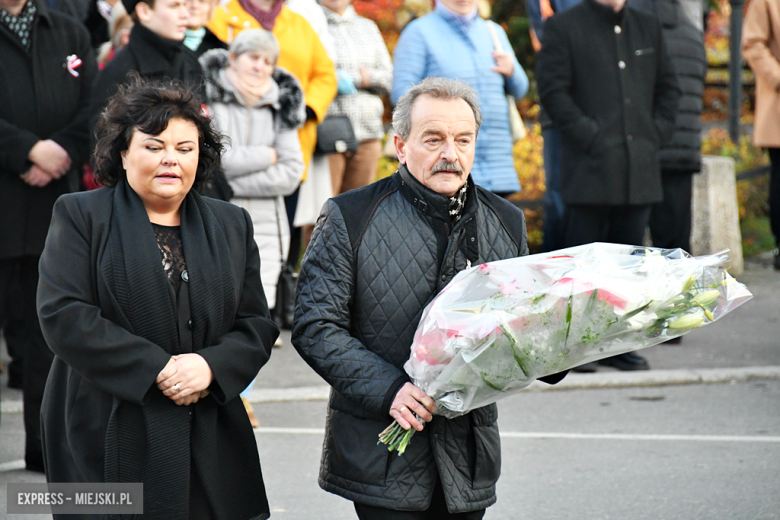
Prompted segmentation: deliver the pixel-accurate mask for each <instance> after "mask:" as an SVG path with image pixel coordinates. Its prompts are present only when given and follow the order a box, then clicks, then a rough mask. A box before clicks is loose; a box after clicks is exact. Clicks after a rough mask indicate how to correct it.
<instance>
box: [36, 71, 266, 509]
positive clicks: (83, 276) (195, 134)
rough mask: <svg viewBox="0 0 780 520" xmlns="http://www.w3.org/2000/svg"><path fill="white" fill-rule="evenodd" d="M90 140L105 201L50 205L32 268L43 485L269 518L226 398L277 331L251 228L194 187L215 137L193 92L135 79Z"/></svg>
mask: <svg viewBox="0 0 780 520" xmlns="http://www.w3.org/2000/svg"><path fill="white" fill-rule="evenodd" d="M99 130H100V132H101V134H102V137H101V138H100V140H99V142H98V146H97V149H96V152H95V176H96V179H97V180H98V181H99V182H100V183H102V184H103V185H104V186H106V187H104V188H102V189H99V190H95V191H91V192H86V193H79V194H73V195H66V196H64V197H62V198H60V199H59V201H58V202H57V204H56V205H55V208H54V216H53V219H52V225H51V229H50V232H49V236H48V238H47V241H46V247H45V249H44V251H43V255H42V257H41V263H40V271H41V275H40V285H39V287H38V313H39V317H40V321H41V326H42V329H43V333H44V336H45V338H46V341H47V342H48V344H49V346H50V348H51V349H52V351H53V352H54V354H55V359H54V363H53V365H52V369H51V372H50V374H49V380H48V382H47V386H46V391H45V394H44V402H43V410H42V421H43V444H44V459H45V465H46V474H47V478H48V480H49V481H50V482H143V483H144V518H148V519H164V520H171V519H182V520H185V519H188V518H214V519H225V520H228V519H229V520H234V519H250V518H251V519H257V518H259V519H263V518H267V517H268V516H269V509H268V503H267V500H266V496H265V489H264V486H263V480H262V475H261V472H260V462H259V458H258V454H257V445H256V442H255V438H254V434H253V433H252V427H251V426H250V424H249V420H248V418H247V414H246V412H245V411H244V407H243V405H242V403H241V400H240V399H239V398H238V394H239V392H241V391H242V390H243V389H244V388H245V387H246V386H247V385H248V384H249V382H250V381H251V380H252V378H253V377H254V376H255V375H257V372H258V371H259V369H260V367H262V366H263V364H265V363H266V362H267V361H268V358H269V356H270V353H271V348H272V345H273V343H274V340H275V339H276V337H277V336H278V332H279V331H278V329H277V328H276V326H275V325H274V323H273V322H272V321H271V320H270V319H269V313H268V306H267V304H266V300H265V295H264V293H263V289H262V286H261V284H260V260H259V256H258V251H257V246H256V245H255V242H254V240H253V238H252V237H253V231H252V223H251V219H250V218H249V215H248V214H247V213H246V211H244V210H242V209H240V208H238V207H236V206H233V205H231V204H228V203H225V202H221V201H217V200H213V199H209V198H205V197H201V196H200V195H198V193H196V191H195V190H194V189H192V188H193V186H194V185H195V186H196V187H197V185H198V184H199V183H202V182H203V181H205V180H206V174H207V173H208V172H209V171H210V170H211V168H212V167H213V166H214V165H216V164H217V163H218V162H219V159H220V154H221V151H222V145H221V144H220V142H219V137H218V135H217V134H216V133H215V132H214V130H213V129H212V128H211V126H210V123H209V121H208V119H206V118H205V117H204V116H203V115H202V114H201V107H200V102H199V101H198V100H197V99H196V98H195V97H194V96H193V95H192V94H191V93H190V92H187V91H185V90H183V89H182V88H181V87H177V86H175V85H173V84H167V85H163V84H157V85H150V84H146V83H143V82H142V81H141V80H136V81H135V82H134V83H133V84H131V85H130V86H128V87H123V88H122V89H120V91H119V93H118V94H117V95H116V96H115V97H114V98H112V100H111V101H110V103H109V106H108V108H107V110H106V112H105V113H104V115H103V116H102V120H101V124H100V126H99ZM90 518H93V517H90Z"/></svg>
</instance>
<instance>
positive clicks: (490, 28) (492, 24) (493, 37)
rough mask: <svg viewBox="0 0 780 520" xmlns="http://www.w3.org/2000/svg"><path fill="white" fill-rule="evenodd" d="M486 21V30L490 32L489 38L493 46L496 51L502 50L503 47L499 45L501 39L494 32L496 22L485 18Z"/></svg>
mask: <svg viewBox="0 0 780 520" xmlns="http://www.w3.org/2000/svg"><path fill="white" fill-rule="evenodd" d="M485 21H486V22H487V28H488V32H490V39H491V40H493V47H495V49H496V50H497V51H498V52H502V51H503V50H504V48H503V47H502V46H501V41H500V40H499V39H498V33H497V32H496V22H494V21H492V20H485Z"/></svg>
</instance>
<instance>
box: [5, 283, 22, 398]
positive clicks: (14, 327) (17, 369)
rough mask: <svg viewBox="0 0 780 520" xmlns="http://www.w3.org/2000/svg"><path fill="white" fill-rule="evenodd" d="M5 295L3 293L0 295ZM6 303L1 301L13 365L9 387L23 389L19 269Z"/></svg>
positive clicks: (7, 345)
mask: <svg viewBox="0 0 780 520" xmlns="http://www.w3.org/2000/svg"><path fill="white" fill-rule="evenodd" d="M0 294H3V293H0ZM4 294H5V301H0V328H2V329H3V338H4V339H5V346H6V348H7V349H8V355H9V356H10V357H11V363H10V364H9V365H8V366H7V367H6V368H7V369H8V386H12V387H14V388H21V385H22V380H23V379H24V334H25V332H24V320H23V316H22V309H20V308H19V302H20V301H21V287H20V285H19V273H18V269H17V270H16V272H15V273H14V274H13V275H12V276H11V282H10V285H9V287H8V290H7V291H5V293H4Z"/></svg>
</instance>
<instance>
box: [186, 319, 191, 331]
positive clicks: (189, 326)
mask: <svg viewBox="0 0 780 520" xmlns="http://www.w3.org/2000/svg"><path fill="white" fill-rule="evenodd" d="M187 327H188V328H189V329H190V330H192V320H191V319H189V320H187Z"/></svg>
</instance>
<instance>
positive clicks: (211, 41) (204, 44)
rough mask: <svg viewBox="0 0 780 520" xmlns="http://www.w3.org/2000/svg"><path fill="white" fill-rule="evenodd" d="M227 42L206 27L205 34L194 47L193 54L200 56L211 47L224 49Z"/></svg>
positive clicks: (226, 46)
mask: <svg viewBox="0 0 780 520" xmlns="http://www.w3.org/2000/svg"><path fill="white" fill-rule="evenodd" d="M227 48H228V44H227V43H225V42H223V41H222V40H220V39H219V38H217V37H216V36H214V33H213V32H211V31H209V30H208V29H206V34H205V35H204V36H203V39H202V40H201V42H200V45H198V48H197V49H195V55H196V56H197V57H198V58H200V57H201V56H203V54H205V53H206V52H208V51H210V50H212V49H225V50H227Z"/></svg>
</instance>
